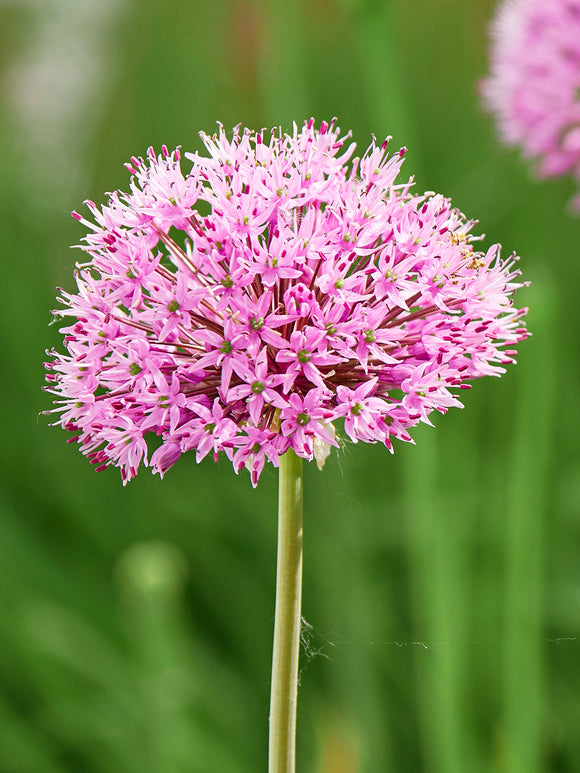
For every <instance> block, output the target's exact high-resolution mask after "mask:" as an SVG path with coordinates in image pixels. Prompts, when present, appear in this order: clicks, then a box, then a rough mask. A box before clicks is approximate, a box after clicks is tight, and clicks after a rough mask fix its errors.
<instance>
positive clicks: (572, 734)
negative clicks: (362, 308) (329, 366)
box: [0, 0, 580, 773]
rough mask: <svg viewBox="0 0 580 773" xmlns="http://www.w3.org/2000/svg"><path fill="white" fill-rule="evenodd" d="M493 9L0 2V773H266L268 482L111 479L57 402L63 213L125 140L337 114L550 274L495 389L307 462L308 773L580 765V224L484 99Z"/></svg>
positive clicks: (484, 388) (117, 156)
mask: <svg viewBox="0 0 580 773" xmlns="http://www.w3.org/2000/svg"><path fill="white" fill-rule="evenodd" d="M491 13H492V3H491V2H490V1H489V0H485V1H484V0H479V1H478V2H475V1H474V2H464V1H462V0H440V2H434V1H433V0H414V2H413V3H408V2H406V1H405V0H392V1H391V2H380V1H379V0H308V2H306V0H302V1H298V2H292V3H283V2H275V0H272V1H271V2H268V1H267V0H212V2H205V3H202V2H195V1H194V0H166V2H163V3H162V2H159V0H157V1H156V0H139V2H137V0H133V2H130V1H129V0H127V1H126V2H124V3H122V2H120V0H119V2H117V3H115V2H112V1H111V0H109V2H104V0H103V2H100V3H99V2H97V0H83V2H72V0H69V1H68V2H65V0H51V2H48V3H36V4H35V3H25V2H21V1H19V0H4V2H2V3H0V52H1V53H0V66H1V67H2V76H1V80H0V95H1V99H2V102H1V106H0V110H1V112H0V120H1V124H0V137H1V141H2V146H3V153H2V180H1V182H0V197H1V199H0V201H1V207H2V227H1V229H0V239H1V244H2V272H3V273H2V279H3V281H2V301H3V303H2V314H1V324H2V328H1V335H0V348H1V362H2V368H3V376H2V379H1V381H0V385H1V389H2V407H3V411H2V418H1V427H2V443H1V445H0V453H1V455H2V458H1V460H0V462H1V464H0V475H1V476H2V483H1V489H0V510H1V514H0V609H1V614H0V652H1V657H0V683H1V686H2V689H1V691H0V772H1V773H105V772H106V773H134V772H136V771H140V772H141V771H151V773H255V772H256V771H261V770H265V767H266V745H267V713H268V691H269V668H270V657H271V636H272V623H273V603H274V574H275V538H276V512H275V509H276V476H275V474H274V472H273V471H272V470H270V471H266V472H265V473H264V475H263V476H262V479H261V481H260V485H259V488H258V490H257V491H255V492H254V491H252V490H251V488H250V485H249V481H248V476H247V475H240V477H239V478H238V477H236V476H235V475H234V474H233V473H232V471H231V467H230V466H229V464H228V463H227V462H226V463H219V464H217V465H216V464H214V463H213V462H212V461H209V460H206V462H204V463H203V464H202V465H201V466H200V467H197V466H196V465H195V463H194V461H193V459H192V458H185V459H182V460H181V461H180V463H179V464H178V465H177V466H176V467H175V468H174V469H173V470H171V472H170V473H169V474H168V475H167V477H166V479H165V480H164V481H160V480H159V479H157V478H153V477H152V476H151V475H150V474H149V473H148V472H142V473H141V475H140V476H139V477H138V479H137V480H135V481H134V482H132V483H131V484H130V485H129V486H127V487H126V488H123V487H122V486H121V482H120V478H119V476H118V473H117V472H116V471H114V470H109V471H106V472H105V473H103V474H101V475H96V474H95V473H94V472H93V470H92V468H90V466H89V465H88V464H87V462H86V460H84V459H83V458H82V457H81V455H80V454H79V453H78V452H77V451H76V450H75V448H74V447H71V446H67V445H66V443H65V437H64V433H62V432H60V431H58V430H49V429H48V428H47V420H46V418H45V417H40V418H38V413H39V412H40V411H41V410H43V409H46V408H47V407H49V398H48V396H47V395H43V393H42V392H41V391H40V386H41V384H42V382H43V369H42V364H41V363H42V360H43V352H44V350H45V349H46V348H49V347H51V346H53V345H58V343H59V335H58V331H57V330H56V329H55V328H54V327H51V328H49V327H48V326H47V325H48V322H49V313H48V310H49V309H50V308H52V307H53V306H54V305H55V301H54V296H55V291H54V287H55V286H56V285H61V286H64V287H66V288H69V289H71V288H72V286H73V280H72V266H73V263H74V260H75V259H76V256H75V254H74V253H72V252H70V251H69V249H68V245H69V244H73V243H75V242H77V241H78V240H79V239H80V237H81V236H82V230H81V228H80V227H79V226H78V224H77V223H76V222H75V221H73V220H72V219H71V218H70V217H69V216H68V212H69V211H70V210H71V209H73V208H79V207H80V206H81V202H82V200H83V199H84V198H87V197H89V198H93V199H95V200H96V201H99V202H102V201H103V198H104V196H103V192H104V191H106V190H112V189H114V188H115V187H124V186H126V185H127V183H128V174H127V173H126V172H125V170H124V169H123V166H122V162H123V161H125V160H127V158H128V157H129V156H130V155H131V154H137V155H140V154H144V152H145V151H146V148H147V146H148V145H150V144H153V145H155V146H157V147H159V146H160V145H161V143H166V144H167V145H169V146H170V147H171V146H175V145H176V144H180V143H182V144H183V145H184V146H185V147H186V148H190V149H191V148H194V147H198V146H199V140H198V138H197V134H196V133H197V131H198V130H199V129H204V130H206V131H209V132H211V131H212V130H213V127H214V126H215V121H216V120H220V121H222V122H223V123H224V125H225V126H226V127H231V126H232V125H234V124H236V123H238V122H243V123H244V124H247V125H250V126H253V127H261V126H270V125H278V124H281V125H283V126H284V127H286V128H289V127H290V126H291V122H292V120H297V121H298V122H301V121H302V120H303V119H305V118H308V117H309V116H310V115H314V116H316V117H317V119H318V120H320V119H322V118H330V117H332V116H333V115H336V116H338V119H339V125H340V126H341V127H342V128H343V129H348V128H351V129H352V130H353V134H354V138H355V139H356V140H357V141H358V144H359V148H360V149H364V148H365V147H366V145H367V144H368V141H369V139H370V134H371V132H374V133H375V134H376V135H377V136H378V137H379V138H382V137H383V136H385V135H386V134H392V135H393V136H394V139H393V142H392V147H393V149H397V148H398V147H399V146H400V145H402V144H404V145H407V146H408V148H409V152H408V158H407V161H406V165H405V169H406V173H407V174H414V175H415V178H416V185H417V188H418V189H419V190H421V191H422V190H437V191H441V192H443V193H446V194H447V195H449V196H451V197H452V198H453V200H454V202H455V204H456V205H457V206H459V207H460V208H461V209H462V210H463V211H464V212H466V214H467V215H468V216H470V217H478V218H479V219H480V223H481V226H480V228H481V230H482V231H485V232H486V233H487V234H488V238H486V241H485V244H487V245H489V244H491V243H493V242H495V241H500V242H501V243H502V244H503V245H504V251H505V253H509V252H510V251H511V250H516V251H517V252H518V253H519V254H520V255H521V256H522V261H521V268H522V270H523V273H524V275H525V278H526V279H530V280H531V281H532V283H533V284H532V286H531V287H530V288H529V289H527V290H522V291H521V292H520V295H519V299H518V300H519V303H520V304H524V305H529V306H530V314H529V318H528V323H529V326H530V328H531V330H532V331H533V338H531V339H530V340H529V341H527V342H526V343H525V344H523V345H522V347H521V353H520V357H519V364H518V366H517V367H516V368H511V369H510V371H509V373H508V374H507V375H506V376H505V377H504V378H502V379H501V380H499V381H498V380H495V379H488V380H487V381H484V382H481V383H477V384H476V385H475V386H474V388H473V390H471V392H469V393H464V397H465V403H466V407H465V409H464V410H463V411H455V412H452V413H450V414H448V415H447V416H445V417H439V418H438V419H437V421H436V423H437V429H436V430H433V429H430V428H428V427H425V428H421V429H420V430H419V431H417V432H416V433H415V436H416V440H417V445H416V446H410V445H409V446H407V445H405V446H403V445H402V444H400V445H399V446H398V447H397V449H396V453H395V455H394V456H393V457H391V456H390V455H389V454H388V453H386V451H385V450H384V449H381V448H379V447H374V446H364V445H362V444H359V446H356V447H355V446H352V445H351V446H347V447H346V448H345V449H344V451H343V452H342V453H341V455H340V456H339V457H338V458H337V457H336V456H333V458H332V459H331V460H330V461H329V462H328V463H327V466H326V468H325V469H324V471H323V472H321V473H319V472H318V470H317V469H316V468H314V469H308V470H307V478H306V510H305V589H304V616H305V620H306V621H307V624H305V637H304V638H305V641H304V647H303V651H302V676H301V688H300V696H299V731H298V732H299V741H298V746H299V748H298V769H299V771H301V773H355V772H356V773H384V772H386V771H397V773H398V772H399V771H404V772H405V773H441V771H445V773H464V772H465V771H470V773H480V772H481V773H483V772H484V771H485V772H486V773H489V772H493V773H500V772H502V773H503V772H505V773H540V772H542V773H544V772H547V771H550V772H551V773H552V772H553V773H556V772H558V773H560V772H562V773H563V772H569V773H573V771H577V770H579V769H580V742H579V740H578V739H579V738H580V736H578V734H577V732H576V731H577V725H578V717H579V715H580V700H579V688H580V684H579V677H580V659H579V644H580V640H579V638H578V637H579V636H580V634H579V615H580V570H579V566H580V563H579V561H578V557H579V547H580V544H579V543H580V518H579V509H580V477H579V474H578V470H579V455H580V453H579V448H578V442H577V437H578V433H579V430H580V421H579V412H578V407H577V399H578V386H579V383H578V382H579V365H578V352H579V347H578V339H579V334H580V324H579V317H578V305H577V288H578V285H579V281H580V250H579V248H578V245H579V236H580V220H579V219H577V218H576V219H574V218H572V217H570V216H569V214H568V213H567V211H566V204H567V201H568V199H569V198H570V196H571V195H572V192H573V190H574V186H573V183H572V182H570V181H568V180H559V181H549V182H543V183H537V182H535V181H533V180H532V176H531V173H530V170H529V169H528V168H527V167H526V166H525V165H524V163H523V162H522V161H521V160H520V159H519V157H518V155H517V153H515V152H514V153H508V152H506V151H504V150H503V149H501V148H500V146H499V144H498V142H497V140H496V138H495V131H494V127H493V126H492V122H491V120H490V119H489V118H488V117H487V116H485V115H484V114H483V112H482V110H481V108H480V106H479V101H478V95H477V81H478V79H479V78H481V77H482V76H483V75H484V73H485V70H486V58H485V57H486V24H487V21H488V19H489V17H490V15H491Z"/></svg>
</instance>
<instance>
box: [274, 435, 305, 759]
mask: <svg viewBox="0 0 580 773" xmlns="http://www.w3.org/2000/svg"><path fill="white" fill-rule="evenodd" d="M301 597H302V459H301V458H300V457H298V456H296V454H295V453H294V451H292V450H291V449H290V450H289V451H287V452H286V453H285V454H284V455H283V456H282V457H281V459H280V491H279V497H278V569H277V573H276V613H275V618H274V654H273V657H272V689H271V693H270V746H269V766H268V771H269V773H294V771H295V756H296V702H297V692H298V654H299V648H300V621H301V614H300V607H301Z"/></svg>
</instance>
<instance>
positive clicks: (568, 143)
mask: <svg viewBox="0 0 580 773" xmlns="http://www.w3.org/2000/svg"><path fill="white" fill-rule="evenodd" d="M491 34H492V45H491V56H490V59H491V64H490V69H491V73H490V75H489V76H488V77H487V78H486V79H485V80H484V81H483V83H482V93H483V97H484V100H485V102H486V104H487V106H488V107H489V108H490V110H491V111H492V112H493V113H495V114H496V116H497V119H498V122H499V127H500V132H501V136H502V139H503V140H504V142H506V143H507V144H509V145H519V146H521V147H522V148H523V152H524V156H525V157H526V158H536V159H537V160H538V165H537V172H538V175H539V176H540V177H548V176H556V175H563V174H567V173H572V174H574V175H575V177H576V178H578V179H580V0H504V2H503V3H501V4H500V6H499V8H498V11H497V14H496V17H495V19H494V21H493V23H492V26H491ZM573 206H574V207H575V208H576V209H580V195H579V196H577V197H576V198H575V199H574V201H573Z"/></svg>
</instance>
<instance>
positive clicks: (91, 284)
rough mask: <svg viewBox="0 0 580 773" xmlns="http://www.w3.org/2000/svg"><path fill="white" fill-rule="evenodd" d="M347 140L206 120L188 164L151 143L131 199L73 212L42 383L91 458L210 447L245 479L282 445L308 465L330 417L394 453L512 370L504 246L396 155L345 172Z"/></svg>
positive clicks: (308, 130)
mask: <svg viewBox="0 0 580 773" xmlns="http://www.w3.org/2000/svg"><path fill="white" fill-rule="evenodd" d="M349 136H350V135H346V136H344V137H341V136H340V134H339V130H338V129H337V128H335V126H334V125H333V124H331V125H330V126H329V125H328V124H327V123H325V122H323V123H322V125H321V126H320V129H315V127H314V121H313V120H311V121H310V122H308V123H307V124H305V125H304V127H303V128H302V129H301V130H299V129H298V128H297V127H296V126H295V127H294V131H293V134H292V135H285V134H282V133H281V132H278V131H275V132H272V133H271V134H268V135H267V134H266V133H265V132H263V131H262V132H256V133H254V132H251V131H249V130H242V129H240V128H237V129H235V130H234V132H233V136H232V138H231V139H228V137H227V136H226V134H225V133H224V131H223V130H222V129H221V128H220V131H219V134H218V135H217V136H214V137H207V136H205V135H202V138H203V141H204V143H205V146H206V148H207V150H208V152H209V156H202V155H198V154H197V153H194V154H189V153H188V154H186V158H187V159H188V160H189V162H190V164H189V165H188V171H185V172H184V171H182V168H181V160H180V152H179V150H175V151H174V152H172V153H169V152H168V150H167V148H165V147H163V149H162V153H161V155H160V156H156V155H155V153H154V152H153V150H151V149H150V150H149V153H148V157H147V159H146V160H144V159H142V158H132V159H131V163H130V164H129V165H128V168H129V170H130V172H131V174H132V179H131V190H130V192H129V193H120V192H115V193H113V194H111V195H110V197H109V200H108V203H107V205H106V206H104V207H102V209H98V208H97V207H96V205H95V204H93V203H92V202H86V203H87V206H88V208H89V210H90V211H91V213H92V215H93V218H94V220H95V222H94V223H90V222H88V221H87V220H85V219H83V218H82V217H81V216H80V215H78V214H77V213H73V214H74V216H75V217H76V218H77V219H78V220H80V221H81V222H82V223H83V224H84V225H86V226H87V227H88V228H89V229H90V230H91V233H90V234H89V235H88V236H87V237H86V238H85V239H84V242H85V243H84V245H83V247H82V249H83V250H84V251H85V252H86V253H87V256H88V260H87V262H84V263H81V264H79V265H78V267H77V273H76V281H77V285H78V292H76V293H68V292H64V291H63V292H62V294H61V298H60V301H61V303H62V306H63V307H62V308H61V309H60V310H59V311H57V312H54V314H55V315H56V316H57V317H58V318H65V319H67V320H69V321H68V322H67V324H66V326H65V327H64V328H63V329H62V332H63V333H64V336H65V339H64V340H65V346H66V349H67V353H66V354H59V353H56V352H52V353H51V361H50V362H49V363H47V365H46V367H47V369H48V375H47V379H48V382H49V385H48V387H46V388H47V389H48V390H49V391H50V392H52V393H53V394H54V395H56V400H55V406H56V407H55V408H54V409H53V411H52V412H54V413H56V414H57V415H58V420H57V421H56V424H58V425H60V426H62V427H63V428H65V429H67V430H70V431H71V432H72V433H73V435H72V437H71V438H70V440H71V442H72V441H76V442H78V443H79V445H80V448H81V450H82V452H83V453H84V454H86V456H87V457H88V458H89V459H90V460H91V463H92V464H94V465H95V466H96V468H97V469H98V470H101V469H104V468H106V467H107V466H108V465H111V464H114V465H117V466H119V467H120V468H121V475H122V477H123V480H124V481H127V480H129V479H130V478H132V477H133V476H134V475H136V473H137V469H138V467H139V465H140V463H141V462H143V463H144V464H145V465H147V464H149V465H150V466H151V467H152V468H153V470H154V471H155V472H158V473H160V474H161V475H163V474H164V473H165V472H166V471H167V470H168V469H169V468H170V467H171V466H172V465H173V464H174V463H175V462H176V461H177V459H178V458H179V457H180V455H181V454H183V453H186V452H187V451H190V450H194V451H196V458H197V460H198V461H199V460H200V459H202V458H203V457H204V456H206V455H207V454H208V453H210V452H211V453H213V454H214V457H215V458H217V456H218V454H219V453H220V452H223V453H224V454H225V455H226V456H227V457H228V458H229V459H230V460H231V461H232V463H233V466H234V469H235V470H236V472H238V471H239V470H240V469H241V468H242V467H248V468H249V469H250V471H251V477H252V483H253V484H254V485H256V483H257V480H258V477H259V475H260V473H261V471H262V469H263V467H264V464H265V461H266V460H268V461H270V462H271V463H272V464H273V465H274V466H277V465H278V463H279V457H280V455H281V454H283V453H284V452H285V451H287V450H288V449H289V448H293V449H294V451H295V452H296V453H297V454H298V455H299V456H301V457H304V458H306V459H312V458H313V457H314V456H315V457H316V459H317V461H318V462H319V463H322V462H323V460H324V458H325V456H326V455H327V449H328V447H329V446H330V445H335V446H336V445H338V443H337V441H336V436H335V426H334V424H333V422H335V421H336V420H341V421H343V422H344V428H345V432H346V434H347V435H348V436H349V437H350V438H351V439H352V440H353V441H354V442H357V441H359V440H360V441H364V442H370V443H375V442H380V443H383V444H384V445H385V446H386V447H387V448H388V449H389V450H391V449H392V445H391V441H392V438H400V439H401V440H406V441H409V440H411V438H410V435H409V433H408V430H409V428H411V427H413V426H414V425H416V424H417V423H418V422H420V421H423V422H428V423H430V420H429V415H430V413H431V412H432V411H439V412H440V413H445V412H446V411H447V409H448V408H449V406H452V405H454V406H461V403H460V402H459V400H458V398H457V397H456V395H455V391H456V390H457V389H460V388H467V387H468V386H469V384H468V382H470V381H471V380H472V379H474V378H477V377H478V376H482V375H500V374H501V373H503V372H504V367H503V366H504V365H505V364H506V363H510V362H513V357H514V354H515V350H514V349H513V347H514V345H515V344H516V343H517V342H518V341H520V340H522V339H524V338H525V337H526V335H527V333H526V329H525V327H523V326H522V323H521V318H522V316H523V315H524V314H525V311H526V310H525V309H522V310H517V309H515V308H514V307H513V305H512V294H513V292H514V290H515V289H516V288H517V287H519V286H520V285H519V284H518V283H517V282H515V281H514V280H515V279H516V277H517V276H518V274H519V272H518V271H516V270H514V267H513V266H514V261H515V257H513V256H512V257H511V258H509V259H508V260H507V261H502V260H500V255H499V246H497V245H495V246H493V247H491V248H490V249H489V250H487V252H485V253H483V252H478V251H475V249H474V247H473V243H472V242H473V239H474V237H472V236H470V230H471V228H472V226H473V222H471V221H467V222H466V221H465V218H464V217H463V215H461V214H460V213H459V212H458V211H457V210H455V209H452V207H451V204H450V202H449V200H448V199H446V198H444V197H443V196H439V195H435V194H431V193H430V194H425V195H422V196H417V195H414V194H412V193H411V191H410V184H409V183H404V184H400V183H396V178H397V175H398V173H399V169H400V167H401V164H402V162H403V154H404V151H401V152H400V153H397V154H396V155H395V156H394V157H392V158H389V157H388V156H387V155H386V142H385V143H383V145H381V146H380V147H377V146H376V145H375V143H374V141H373V143H372V144H371V146H370V147H369V148H368V150H367V151H366V153H365V154H364V156H363V157H362V159H358V158H357V159H354V160H353V161H352V163H351V164H350V165H349V164H348V162H349V159H350V158H351V156H352V155H353V151H354V145H353V144H350V145H348V144H346V140H347V139H348V138H349ZM504 347H508V348H507V349H506V348H504ZM155 435H156V436H158V440H157V441H154V444H153V445H154V446H155V450H154V451H153V453H151V447H150V445H151V444H150V439H151V438H153V439H154V436H155Z"/></svg>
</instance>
